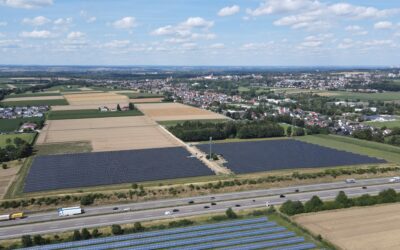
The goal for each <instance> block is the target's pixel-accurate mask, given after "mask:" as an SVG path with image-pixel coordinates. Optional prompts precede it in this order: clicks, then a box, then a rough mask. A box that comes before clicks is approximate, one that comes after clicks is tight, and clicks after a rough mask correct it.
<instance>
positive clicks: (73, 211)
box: [58, 207, 83, 216]
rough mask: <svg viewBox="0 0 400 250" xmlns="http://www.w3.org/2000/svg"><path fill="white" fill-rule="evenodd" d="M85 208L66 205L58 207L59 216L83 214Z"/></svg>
mask: <svg viewBox="0 0 400 250" xmlns="http://www.w3.org/2000/svg"><path fill="white" fill-rule="evenodd" d="M82 213H83V209H82V208H81V207H65V208H59V209H58V216H70V215H77V214H82Z"/></svg>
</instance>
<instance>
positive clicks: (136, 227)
mask: <svg viewBox="0 0 400 250" xmlns="http://www.w3.org/2000/svg"><path fill="white" fill-rule="evenodd" d="M133 229H134V230H135V232H143V231H144V227H143V226H142V224H141V223H140V222H135V224H133Z"/></svg>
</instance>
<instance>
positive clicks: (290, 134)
mask: <svg viewBox="0 0 400 250" xmlns="http://www.w3.org/2000/svg"><path fill="white" fill-rule="evenodd" d="M286 135H287V136H292V126H289V127H287V128H286Z"/></svg>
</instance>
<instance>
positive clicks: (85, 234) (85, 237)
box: [81, 228, 92, 240]
mask: <svg viewBox="0 0 400 250" xmlns="http://www.w3.org/2000/svg"><path fill="white" fill-rule="evenodd" d="M81 235H82V239H83V240H88V239H90V238H92V235H91V234H90V232H89V230H87V229H86V228H82V231H81Z"/></svg>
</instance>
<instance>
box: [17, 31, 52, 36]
mask: <svg viewBox="0 0 400 250" xmlns="http://www.w3.org/2000/svg"><path fill="white" fill-rule="evenodd" d="M19 35H20V36H21V37H25V38H49V37H50V36H51V32H50V31H48V30H34V31H31V32H28V31H23V32H21V33H20V34H19Z"/></svg>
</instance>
